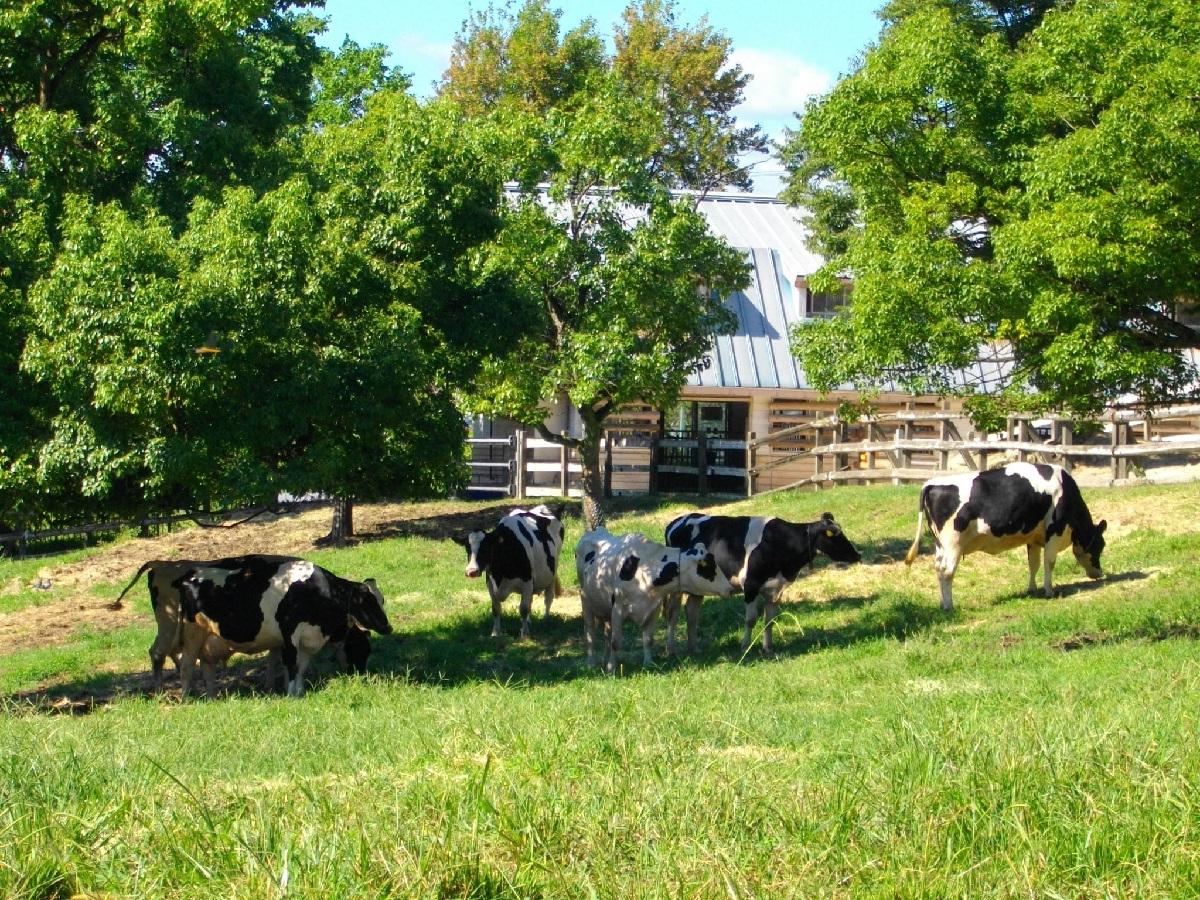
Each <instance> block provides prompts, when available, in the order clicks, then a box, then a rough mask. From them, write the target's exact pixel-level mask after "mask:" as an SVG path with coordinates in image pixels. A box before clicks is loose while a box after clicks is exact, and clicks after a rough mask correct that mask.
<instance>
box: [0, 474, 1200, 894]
mask: <svg viewBox="0 0 1200 900" xmlns="http://www.w3.org/2000/svg"><path fill="white" fill-rule="evenodd" d="M1198 494H1200V492H1198V491H1197V488H1196V487H1195V486H1194V485H1181V486H1173V487H1154V488H1150V487H1147V488H1125V489H1107V490H1100V489H1094V490H1089V491H1087V492H1086V496H1087V498H1088V501H1089V504H1090V505H1091V507H1092V510H1093V513H1094V514H1095V515H1096V517H1097V518H1098V517H1100V516H1104V517H1106V518H1107V519H1108V520H1109V531H1108V538H1109V549H1108V551H1107V552H1106V555H1105V559H1104V564H1105V565H1104V567H1105V570H1106V571H1107V572H1108V573H1109V578H1108V579H1107V580H1105V581H1103V582H1092V581H1089V580H1087V579H1086V578H1085V577H1084V575H1083V573H1082V572H1081V571H1080V569H1079V568H1078V566H1077V565H1076V564H1075V562H1074V560H1072V559H1070V558H1069V554H1067V557H1066V558H1060V562H1059V566H1058V570H1057V578H1056V582H1057V585H1058V586H1059V587H1060V593H1059V595H1058V596H1057V597H1055V598H1054V599H1052V600H1045V599H1041V598H1037V597H1029V596H1026V595H1025V594H1024V585H1025V583H1026V578H1027V572H1026V566H1025V557H1024V554H1023V553H1022V552H1020V551H1017V552H1014V553H1009V554H1005V555H1003V556H999V557H988V556H984V555H975V556H971V557H968V558H967V559H966V561H965V562H964V563H963V566H962V568H961V569H960V572H959V575H958V578H957V579H956V582H955V598H956V604H957V609H956V610H955V612H954V613H953V614H950V615H947V614H944V613H942V612H941V610H940V609H939V608H938V601H937V587H936V581H935V578H934V575H933V571H932V553H931V548H930V543H929V538H928V537H926V538H925V541H924V547H923V550H924V552H923V554H922V555H921V557H920V558H919V559H918V560H917V562H916V563H915V564H914V565H913V567H912V568H911V570H910V569H906V567H905V566H904V565H903V562H902V559H903V555H904V551H905V550H906V549H907V546H908V544H909V542H910V541H911V540H912V535H913V528H914V526H915V519H916V515H915V507H916V488H889V487H875V488H839V489H835V490H832V491H826V492H823V493H818V494H813V493H806V494H790V493H789V494H780V495H772V496H770V497H764V498H760V499H758V500H756V501H751V502H747V503H738V504H731V505H730V506H728V507H726V508H723V510H722V511H737V512H747V511H751V510H752V511H754V512H756V513H769V514H773V515H780V516H783V517H785V518H788V519H792V520H797V521H803V520H812V519H815V518H816V517H817V516H818V515H819V514H820V513H821V512H822V511H823V510H825V509H828V510H831V511H833V512H834V513H835V514H836V515H837V517H838V519H839V521H840V522H841V523H842V525H843V527H844V529H845V531H846V533H847V535H848V536H849V537H850V538H851V540H853V541H854V542H855V544H856V545H857V546H858V547H859V549H860V550H862V551H863V556H864V560H863V563H862V564H860V565H858V566H855V567H850V568H846V569H839V568H837V567H834V566H831V565H829V564H828V563H818V565H817V568H816V571H815V572H813V573H812V574H810V575H809V576H807V577H806V578H804V579H802V581H801V582H799V583H798V584H796V585H794V586H793V587H792V588H791V589H790V591H789V594H788V599H789V600H790V602H789V603H788V604H787V605H786V606H785V612H784V613H783V614H782V615H781V618H780V620H779V623H778V627H779V631H778V633H777V635H776V647H777V649H778V651H779V653H778V656H777V658H776V659H772V660H764V659H762V658H761V656H760V654H759V652H758V651H757V649H755V650H752V651H751V652H750V653H749V654H748V655H747V656H746V657H745V658H744V659H742V658H740V654H739V653H738V643H739V639H740V633H741V626H742V621H743V604H742V601H741V600H740V599H739V598H733V599H730V600H709V601H706V603H705V606H704V608H703V610H702V612H701V652H700V654H699V655H697V656H696V657H694V658H686V659H683V660H679V661H670V660H666V659H664V658H662V656H661V640H660V641H659V651H660V655H659V657H658V660H659V665H657V666H655V667H652V668H649V669H646V668H643V667H642V665H641V661H640V660H641V650H640V646H639V643H640V642H638V641H637V640H635V639H634V637H633V633H632V631H631V632H630V633H629V634H628V635H627V640H626V651H625V653H624V658H623V662H624V666H623V674H622V676H621V677H617V678H606V677H604V676H602V675H600V674H598V673H597V672H595V671H592V670H588V669H586V668H585V667H584V665H583V661H582V660H583V649H582V634H581V625H580V620H579V617H578V599H577V597H575V596H573V595H572V591H573V586H574V573H573V572H571V571H570V568H571V567H570V566H569V565H568V566H567V567H566V568H567V571H565V572H564V575H565V576H566V577H564V579H563V580H564V583H565V586H566V587H567V591H568V594H567V596H564V597H562V598H560V599H559V600H558V601H556V605H555V610H554V613H553V615H552V616H551V618H550V619H549V620H546V619H544V618H543V617H542V615H541V610H540V604H539V603H535V607H534V610H535V611H534V620H533V623H532V630H533V639H532V640H530V641H517V640H516V639H515V635H516V632H517V626H518V622H517V617H516V610H515V601H510V603H511V607H510V608H509V609H508V611H507V612H508V616H507V618H506V621H505V627H506V632H507V636H506V637H505V638H503V639H501V640H498V641H497V640H493V639H491V638H490V637H489V636H488V634H489V631H490V627H491V622H490V618H491V616H490V608H489V605H488V603H487V602H486V595H485V593H484V591H483V589H482V585H480V584H479V583H478V582H468V581H467V580H466V579H465V578H463V577H462V563H463V558H462V551H461V549H460V548H458V547H457V546H455V545H453V544H452V543H450V542H449V541H447V540H444V539H441V540H439V539H433V538H432V537H428V536H422V532H421V529H409V530H408V533H407V536H398V537H393V538H389V539H385V540H378V541H370V542H364V543H362V544H359V545H357V546H355V547H351V548H347V549H343V550H337V551H322V552H312V553H309V554H306V555H308V556H309V557H310V558H312V559H314V560H315V561H318V562H320V563H321V564H323V565H326V566H327V567H329V568H331V569H333V570H334V571H336V572H338V573H340V574H344V575H346V576H348V577H354V578H363V577H367V576H374V577H376V578H377V579H378V580H379V583H380V586H381V588H382V589H383V592H384V595H385V596H386V597H387V598H388V610H389V614H390V615H391V617H392V621H393V624H394V625H395V626H396V633H395V635H393V636H390V637H385V638H377V639H376V640H375V643H374V653H373V655H372V658H371V670H372V673H373V674H372V675H370V676H368V677H366V678H347V677H340V676H338V677H323V676H319V677H318V680H317V682H316V683H315V684H313V686H312V687H311V689H310V691H309V693H308V695H307V696H306V697H304V698H303V699H301V700H292V699H288V698H286V697H276V696H263V695H261V694H258V693H256V692H254V691H253V690H251V689H250V688H249V687H248V686H247V685H248V684H249V675H248V673H250V672H252V671H253V670H254V669H255V668H256V667H257V665H258V662H257V661H254V660H247V661H245V662H243V663H240V664H238V665H235V666H234V667H233V669H232V673H233V677H232V678H231V679H230V680H229V681H228V684H229V685H230V687H231V692H230V693H229V694H228V695H227V696H224V697H222V698H221V699H218V700H216V701H211V702H210V701H203V700H202V701H192V702H187V703H179V702H178V701H177V700H175V699H172V698H171V697H170V696H164V697H161V698H157V697H149V696H145V695H144V693H143V692H144V689H145V680H144V672H145V670H146V668H147V660H146V655H145V652H146V648H147V646H148V645H149V643H150V640H151V637H152V627H151V625H150V622H149V619H148V618H146V616H145V613H146V612H147V611H148V605H149V604H148V600H147V599H146V597H145V592H144V590H143V589H141V588H140V587H139V588H137V589H135V592H131V596H133V598H134V606H135V607H136V608H137V609H138V610H140V613H141V615H140V617H139V618H137V619H136V620H131V622H130V624H128V625H127V626H123V627H120V628H106V627H101V625H100V624H97V622H96V621H95V620H89V621H87V622H84V623H82V624H80V625H79V627H78V628H76V629H74V630H72V631H71V632H69V634H68V635H67V636H66V637H65V638H63V639H61V640H59V641H58V642H57V643H55V644H54V645H52V646H25V645H22V646H17V647H14V649H11V650H10V652H7V653H5V654H4V655H2V656H0V692H2V693H3V694H4V696H6V697H8V698H9V699H8V700H7V701H6V709H5V722H4V728H3V731H2V734H0V894H2V895H4V896H16V897H52V896H63V897H66V896H71V895H73V894H78V893H83V894H89V895H104V896H122V897H124V896H136V897H193V896H194V897H213V896H220V897H246V898H251V897H253V898H259V897H272V896H285V895H287V896H297V897H380V896H396V897H410V896H431V897H432V896H454V897H458V896H462V897H496V896H503V897H537V896H548V897H588V896H594V897H621V898H626V897H678V896H700V897H709V896H722V897H773V898H774V897H811V896H829V895H834V896H839V895H840V896H851V895H853V896H880V897H897V896H900V897H948V896H1031V895H1032V896H1070V897H1078V896H1112V895H1121V896H1163V897H1167V896H1169V897H1179V896H1195V895H1197V893H1200V794H1198V792H1197V790H1196V785H1197V784H1200V741H1198V740H1197V737H1198V730H1200V656H1198V654H1197V652H1196V651H1197V644H1196V637H1197V635H1198V634H1200V522H1198V520H1197V517H1196V515H1195V506H1196V497H1197V495H1198ZM690 508H693V507H690V506H688V505H687V503H685V502H670V503H664V504H662V505H661V506H659V505H648V503H647V502H646V501H642V502H640V503H638V504H635V505H632V506H630V507H629V508H627V509H626V511H625V512H623V513H622V514H621V515H619V516H617V517H615V518H614V519H613V521H612V522H610V527H612V528H613V530H615V531H626V530H642V531H645V532H647V533H650V534H652V535H655V536H657V535H660V534H661V531H662V526H663V524H664V523H665V522H666V521H668V520H669V519H670V518H671V517H672V516H673V515H675V514H677V513H678V512H680V511H683V510H685V509H690ZM471 510H472V507H471V506H470V505H469V504H463V505H462V506H460V507H453V508H448V507H447V505H446V504H440V505H439V506H438V507H436V509H435V508H432V507H431V508H429V509H427V510H422V509H421V508H420V507H414V509H413V515H415V516H424V517H425V522H426V523H427V524H428V523H436V520H437V519H438V518H439V517H440V516H454V515H460V516H461V515H462V514H465V513H470V512H471ZM580 530H581V527H580V523H579V521H578V520H577V519H572V520H570V521H569V522H568V552H569V551H570V550H571V549H572V548H573V546H574V542H575V539H577V538H578V536H579V533H580ZM399 532H400V533H404V532H405V529H399ZM424 533H425V534H430V535H433V534H437V533H438V530H437V528H436V527H430V528H427V529H425V531H424ZM92 552H93V553H97V554H105V553H110V552H112V549H111V548H106V549H101V550H96V551H92ZM568 558H569V557H568ZM39 564H40V565H42V566H45V565H46V564H47V561H46V560H41V561H40V563H39ZM18 565H24V566H25V567H26V568H25V569H18V568H16V566H18ZM30 566H31V564H30V563H24V564H13V563H2V564H0V585H5V584H9V585H19V583H21V582H24V581H27V580H28V579H29V578H30V577H32V575H33V573H34V571H36V569H35V568H30ZM131 574H132V572H131V571H129V572H124V573H122V574H121V575H120V577H114V578H113V579H112V580H111V581H110V582H105V583H101V584H98V585H91V586H89V587H88V588H87V596H88V597H95V598H96V599H97V602H101V601H102V600H104V599H107V598H110V597H112V596H115V594H116V593H117V592H118V591H119V590H120V588H121V587H122V586H124V582H125V581H126V580H127V579H128V577H129V575H131ZM40 603H43V600H42V598H40V597H39V596H37V595H36V592H34V593H31V592H28V591H26V590H23V589H18V588H17V587H14V588H13V589H11V590H8V591H7V593H6V594H5V595H4V596H2V597H0V610H3V611H6V612H11V611H13V610H17V611H20V610H21V608H22V604H26V605H28V608H29V614H30V615H33V614H35V613H36V612H37V611H38V607H37V606H34V605H33V604H40ZM329 670H330V666H329V665H328V663H326V664H325V666H324V667H323V669H322V672H324V673H328V672H329ZM242 675H246V676H247V677H245V678H242V677H241V676H242ZM59 697H70V698H72V703H71V704H70V705H69V706H68V707H66V708H69V709H76V710H78V709H90V710H91V712H90V714H86V715H55V714H53V712H52V711H51V710H53V709H54V704H53V701H54V700H55V698H59ZM80 697H89V698H92V702H90V703H88V704H86V705H82V706H81V705H80V703H79V698H80Z"/></svg>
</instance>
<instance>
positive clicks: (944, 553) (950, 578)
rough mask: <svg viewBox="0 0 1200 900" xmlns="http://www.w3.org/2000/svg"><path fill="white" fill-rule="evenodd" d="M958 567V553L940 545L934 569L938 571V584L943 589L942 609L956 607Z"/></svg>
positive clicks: (946, 609)
mask: <svg viewBox="0 0 1200 900" xmlns="http://www.w3.org/2000/svg"><path fill="white" fill-rule="evenodd" d="M957 569H958V555H957V554H955V553H954V552H953V551H950V550H947V549H945V548H944V547H939V548H938V550H937V559H936V560H935V562H934V570H935V571H936V572H937V577H938V585H939V586H940V587H941V589H942V609H944V610H945V611H946V612H950V611H951V610H953V609H954V594H953V588H954V573H955V571H957Z"/></svg>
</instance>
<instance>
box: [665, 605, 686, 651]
mask: <svg viewBox="0 0 1200 900" xmlns="http://www.w3.org/2000/svg"><path fill="white" fill-rule="evenodd" d="M682 599H683V595H682V594H667V596H666V597H664V598H663V620H664V622H665V623H666V626H667V656H674V655H675V626H676V625H677V624H679V604H680V601H681V600H682Z"/></svg>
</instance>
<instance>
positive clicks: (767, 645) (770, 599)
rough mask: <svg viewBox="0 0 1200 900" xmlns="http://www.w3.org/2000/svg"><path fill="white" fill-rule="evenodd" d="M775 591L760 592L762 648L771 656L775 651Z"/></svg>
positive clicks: (776, 600) (776, 611)
mask: <svg viewBox="0 0 1200 900" xmlns="http://www.w3.org/2000/svg"><path fill="white" fill-rule="evenodd" d="M777 594H778V592H777V591H771V592H766V591H764V592H763V594H762V598H763V618H764V620H765V623H764V625H763V636H762V648H763V653H765V654H766V655H767V656H772V655H774V653H775V638H774V635H773V632H774V630H775V629H774V625H775V617H776V616H777V615H779V600H778V598H777Z"/></svg>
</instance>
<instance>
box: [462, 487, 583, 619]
mask: <svg viewBox="0 0 1200 900" xmlns="http://www.w3.org/2000/svg"><path fill="white" fill-rule="evenodd" d="M562 513H563V509H562V507H560V508H559V509H558V510H551V509H550V508H549V507H547V506H545V505H539V506H535V507H533V509H514V510H512V511H511V512H510V513H509V514H508V515H506V516H504V517H503V518H502V519H501V520H500V521H499V523H497V525H496V527H495V528H493V529H492V530H491V531H472V532H471V533H469V534H467V535H465V536H463V537H455V538H454V541H455V542H456V543H458V544H461V545H462V546H463V547H465V548H466V550H467V568H466V575H467V577H468V578H480V577H483V578H484V579H485V580H486V583H487V589H488V595H489V596H490V597H491V600H492V637H499V636H500V635H501V634H502V631H501V628H500V604H501V603H503V602H504V600H505V599H506V598H507V597H509V596H511V595H512V594H520V595H521V606H520V611H521V637H522V638H528V637H529V612H530V609H531V608H532V606H533V595H534V594H542V595H543V597H544V598H545V602H546V616H547V617H549V615H550V605H551V603H553V602H554V598H555V597H557V596H558V595H559V594H561V593H562V585H561V584H560V583H559V580H558V561H559V558H560V557H561V556H562V545H563V523H562Z"/></svg>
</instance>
